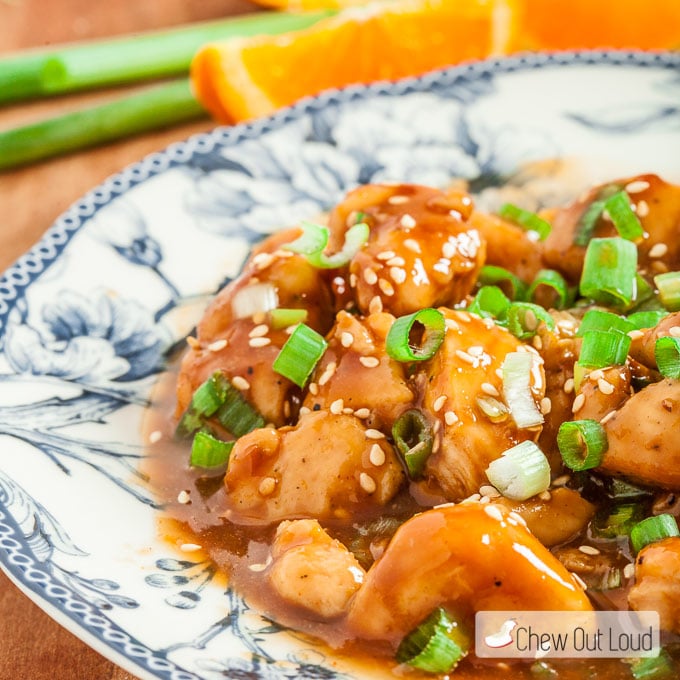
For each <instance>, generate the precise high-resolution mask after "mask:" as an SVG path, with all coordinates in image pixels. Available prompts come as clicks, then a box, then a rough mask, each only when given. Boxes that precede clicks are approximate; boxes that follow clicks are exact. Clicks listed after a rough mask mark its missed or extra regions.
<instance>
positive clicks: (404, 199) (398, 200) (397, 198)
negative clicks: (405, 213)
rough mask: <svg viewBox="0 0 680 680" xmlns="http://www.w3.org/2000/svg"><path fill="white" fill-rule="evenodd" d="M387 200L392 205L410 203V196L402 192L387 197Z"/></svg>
mask: <svg viewBox="0 0 680 680" xmlns="http://www.w3.org/2000/svg"><path fill="white" fill-rule="evenodd" d="M387 202H388V203H390V204H391V205H401V204H402V203H408V196H402V195H401V194H395V195H394V196H390V197H389V198H388V199H387Z"/></svg>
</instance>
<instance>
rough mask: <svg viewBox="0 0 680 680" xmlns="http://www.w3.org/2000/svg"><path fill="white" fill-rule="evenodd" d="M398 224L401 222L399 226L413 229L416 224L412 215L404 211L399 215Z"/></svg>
mask: <svg viewBox="0 0 680 680" xmlns="http://www.w3.org/2000/svg"><path fill="white" fill-rule="evenodd" d="M399 224H401V226H402V227H404V229H413V227H415V226H416V221H415V220H414V219H413V216H412V215H409V214H408V213H406V214H404V215H402V216H401V219H400V220H399Z"/></svg>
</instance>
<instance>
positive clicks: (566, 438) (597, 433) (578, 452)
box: [557, 420, 609, 472]
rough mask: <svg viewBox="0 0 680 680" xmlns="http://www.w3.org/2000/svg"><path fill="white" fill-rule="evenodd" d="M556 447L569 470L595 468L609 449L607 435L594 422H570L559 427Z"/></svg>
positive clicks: (598, 424)
mask: <svg viewBox="0 0 680 680" xmlns="http://www.w3.org/2000/svg"><path fill="white" fill-rule="evenodd" d="M557 446H558V448H559V450H560V454H561V456H562V460H563V461H564V464H565V465H566V466H567V467H568V468H569V469H571V470H576V471H579V472H580V471H581V470H590V469H592V468H596V467H597V466H598V465H600V463H601V462H602V458H603V457H604V454H605V453H606V451H607V449H608V448H609V442H608V441H607V433H606V432H605V431H604V428H603V427H602V425H600V423H598V422H597V421H596V420H570V421H567V422H564V423H562V424H561V425H560V429H559V430H558V432H557Z"/></svg>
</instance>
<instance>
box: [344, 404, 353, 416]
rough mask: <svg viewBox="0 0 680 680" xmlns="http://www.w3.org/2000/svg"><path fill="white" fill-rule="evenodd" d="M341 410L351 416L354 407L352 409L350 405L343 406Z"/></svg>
mask: <svg viewBox="0 0 680 680" xmlns="http://www.w3.org/2000/svg"><path fill="white" fill-rule="evenodd" d="M342 412H343V413H344V414H345V415H346V416H351V415H353V414H354V409H353V408H352V407H351V406H345V408H343V409H342Z"/></svg>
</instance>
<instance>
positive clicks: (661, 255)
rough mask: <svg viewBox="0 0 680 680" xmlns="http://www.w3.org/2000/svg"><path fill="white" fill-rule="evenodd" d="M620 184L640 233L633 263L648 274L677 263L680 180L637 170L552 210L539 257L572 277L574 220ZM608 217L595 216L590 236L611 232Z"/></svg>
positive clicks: (577, 269) (578, 255)
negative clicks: (666, 179) (671, 181)
mask: <svg viewBox="0 0 680 680" xmlns="http://www.w3.org/2000/svg"><path fill="white" fill-rule="evenodd" d="M620 189H625V190H626V191H627V193H628V196H629V198H630V202H631V204H632V206H633V208H634V210H635V211H636V213H637V215H638V218H639V219H640V222H641V224H642V228H643V230H644V232H645V233H646V236H645V237H644V239H643V240H642V242H641V243H640V244H639V246H638V252H639V256H638V263H639V266H640V267H641V269H642V271H646V272H647V274H648V275H649V276H650V277H651V276H654V275H655V274H659V273H662V272H665V271H673V270H676V269H678V268H680V242H678V238H677V225H678V223H679V222H680V186H676V185H674V184H669V183H667V182H664V181H663V180H662V179H660V178H659V177H658V176H657V175H651V174H648V175H639V176H636V177H630V178H628V179H621V180H617V181H615V182H610V183H609V184H606V185H602V186H598V187H594V188H593V189H591V190H590V191H589V192H588V193H587V194H586V195H585V196H583V197H582V198H580V199H579V200H577V201H575V202H574V203H572V204H571V205H569V206H567V207H566V208H563V209H561V210H557V211H556V212H555V216H554V218H553V229H552V231H551V233H550V235H549V236H548V238H547V239H546V240H545V243H544V259H545V262H546V263H547V265H548V266H550V267H552V268H554V269H558V270H559V271H561V272H562V273H564V274H565V276H566V278H567V279H568V280H569V282H570V283H577V282H578V280H579V277H580V275H581V269H582V267H583V256H584V254H585V250H586V249H585V247H584V246H579V245H575V244H574V237H575V236H576V234H577V231H578V226H579V221H580V220H581V218H582V216H583V215H584V214H585V213H586V211H587V210H588V209H589V208H590V206H591V204H592V203H593V201H595V200H597V199H598V198H601V197H605V196H607V195H609V194H611V193H615V192H616V191H617V190H620ZM616 235H617V231H616V228H615V227H614V225H613V223H612V222H611V221H609V220H608V219H606V218H605V216H601V217H600V218H599V219H598V220H597V223H596V226H595V230H594V232H593V236H594V237H598V238H601V237H605V236H616Z"/></svg>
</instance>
